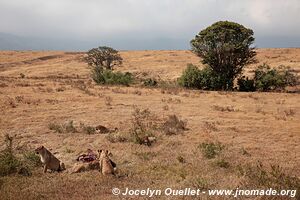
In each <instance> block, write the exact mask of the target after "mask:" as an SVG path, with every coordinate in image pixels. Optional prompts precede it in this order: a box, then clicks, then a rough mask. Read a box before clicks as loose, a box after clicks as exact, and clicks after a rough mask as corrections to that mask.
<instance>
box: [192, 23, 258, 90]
mask: <svg viewBox="0 0 300 200" xmlns="http://www.w3.org/2000/svg"><path fill="white" fill-rule="evenodd" d="M253 42H254V37H253V31H252V30H251V29H248V28H245V27H244V26H242V25H240V24H237V23H234V22H229V21H219V22H216V23H214V24H212V25H211V26H209V27H207V28H206V29H204V30H202V31H201V32H200V33H199V34H198V35H196V36H195V39H193V40H192V41H191V46H192V51H193V52H194V53H195V54H196V55H198V56H200V57H201V58H202V63H203V64H205V65H208V66H209V67H210V68H211V69H212V71H213V72H214V75H215V76H216V80H218V81H219V83H218V85H219V88H218V89H223V90H232V89H233V82H234V80H235V78H236V77H237V76H238V75H240V74H241V72H242V70H243V68H244V67H245V66H246V65H248V64H250V63H253V62H254V61H255V59H254V57H255V55H256V52H255V48H254V47H252V44H253Z"/></svg>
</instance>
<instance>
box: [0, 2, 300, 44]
mask: <svg viewBox="0 0 300 200" xmlns="http://www.w3.org/2000/svg"><path fill="white" fill-rule="evenodd" d="M219 20H229V21H235V22H238V23H241V24H243V25H244V26H246V27H248V28H251V29H253V30H254V34H255V37H256V39H257V40H256V43H255V44H256V46H257V47H300V0H0V32H1V33H8V34H13V35H17V36H22V37H30V38H31V39H34V38H39V39H40V40H41V39H46V40H48V41H51V43H52V44H51V45H52V47H53V46H54V48H55V44H53V42H54V43H55V42H57V43H60V44H57V48H60V47H61V46H60V45H62V43H63V41H65V42H66V45H69V44H70V43H78V45H77V46H76V45H75V46H76V47H74V48H82V49H85V48H88V47H89V46H91V45H94V46H97V45H111V46H113V47H115V48H119V49H187V48H189V41H190V40H191V39H192V38H193V37H194V36H195V34H196V33H198V32H199V31H200V30H202V29H204V28H205V27H207V26H209V25H211V24H212V23H214V22H216V21H219ZM40 40H39V41H40ZM84 44H86V45H84ZM0 45H1V44H0ZM44 45H46V46H47V43H45V44H44ZM52 47H51V48H52ZM44 48H47V47H44ZM66 48H70V49H72V48H73V47H71V46H70V47H68V46H66Z"/></svg>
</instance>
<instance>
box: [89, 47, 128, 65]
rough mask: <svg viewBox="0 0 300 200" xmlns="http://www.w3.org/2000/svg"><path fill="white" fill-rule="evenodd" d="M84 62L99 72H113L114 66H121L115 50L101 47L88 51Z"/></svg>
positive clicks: (120, 59)
mask: <svg viewBox="0 0 300 200" xmlns="http://www.w3.org/2000/svg"><path fill="white" fill-rule="evenodd" d="M85 60H86V62H87V63H88V65H89V66H91V67H97V68H99V69H101V70H103V69H108V70H113V67H114V66H118V65H121V64H122V60H123V59H122V58H121V56H120V54H119V53H118V51H117V50H115V49H113V48H111V47H106V46H101V47H98V48H93V49H91V50H89V51H88V52H87V57H86V58H85Z"/></svg>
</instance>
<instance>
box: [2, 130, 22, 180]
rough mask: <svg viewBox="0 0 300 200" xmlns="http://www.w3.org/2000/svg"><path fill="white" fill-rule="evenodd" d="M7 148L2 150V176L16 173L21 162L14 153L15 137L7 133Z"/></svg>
mask: <svg viewBox="0 0 300 200" xmlns="http://www.w3.org/2000/svg"><path fill="white" fill-rule="evenodd" d="M5 143H6V148H5V149H4V150H3V151H1V152H0V176H7V175H9V174H12V173H16V172H17V170H18V167H19V166H20V165H21V162H20V161H19V160H18V159H17V158H16V156H15V155H14V153H13V137H10V136H9V135H5Z"/></svg>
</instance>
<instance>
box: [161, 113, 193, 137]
mask: <svg viewBox="0 0 300 200" xmlns="http://www.w3.org/2000/svg"><path fill="white" fill-rule="evenodd" d="M186 125H187V123H186V122H184V121H182V120H180V119H179V118H178V117H177V116H176V115H169V117H168V119H167V121H166V122H165V123H164V124H163V126H162V129H163V131H164V133H165V134H166V135H176V134H178V133H182V132H183V131H184V130H186Z"/></svg>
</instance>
